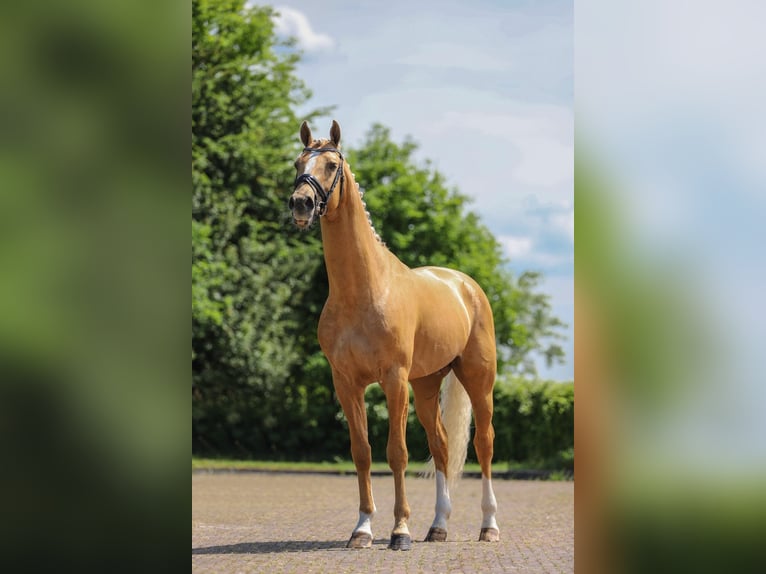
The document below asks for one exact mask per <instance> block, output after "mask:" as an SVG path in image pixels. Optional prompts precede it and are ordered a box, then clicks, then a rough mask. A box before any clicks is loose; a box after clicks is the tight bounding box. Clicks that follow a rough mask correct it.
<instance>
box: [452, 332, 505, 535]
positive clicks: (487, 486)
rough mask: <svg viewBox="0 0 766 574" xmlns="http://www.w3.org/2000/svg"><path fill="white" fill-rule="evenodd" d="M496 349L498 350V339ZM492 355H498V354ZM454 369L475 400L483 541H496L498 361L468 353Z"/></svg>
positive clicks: (473, 403) (475, 446)
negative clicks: (494, 418)
mask: <svg viewBox="0 0 766 574" xmlns="http://www.w3.org/2000/svg"><path fill="white" fill-rule="evenodd" d="M468 350H470V349H467V351H468ZM492 350H494V342H493V349H492ZM492 356H493V357H494V354H492ZM474 357H475V358H474ZM454 368H455V374H456V375H457V377H458V379H460V382H461V383H462V384H463V387H464V388H465V390H466V392H467V393H468V396H469V397H470V399H471V405H472V407H473V416H474V422H475V427H476V430H475V433H474V439H473V445H474V448H475V449H476V456H477V458H478V459H479V464H480V465H481V483H482V496H481V511H482V522H481V531H480V534H479V540H481V541H486V542H496V541H498V540H499V539H500V529H499V528H498V526H497V519H496V515H497V500H496V499H495V493H494V491H493V489H492V456H493V454H494V440H495V429H494V428H493V426H492V412H493V402H492V387H493V386H494V384H495V370H496V367H495V362H494V360H491V361H487V360H486V359H484V358H482V355H481V354H480V353H474V354H472V353H470V352H467V353H464V355H463V356H462V357H461V358H460V359H459V360H457V361H456V362H455V365H454Z"/></svg>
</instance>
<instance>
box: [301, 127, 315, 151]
mask: <svg viewBox="0 0 766 574" xmlns="http://www.w3.org/2000/svg"><path fill="white" fill-rule="evenodd" d="M301 141H302V142H303V147H309V146H310V145H311V142H313V141H314V138H312V137H311V128H310V127H309V125H308V123H306V122H305V121H304V122H303V123H302V124H301Z"/></svg>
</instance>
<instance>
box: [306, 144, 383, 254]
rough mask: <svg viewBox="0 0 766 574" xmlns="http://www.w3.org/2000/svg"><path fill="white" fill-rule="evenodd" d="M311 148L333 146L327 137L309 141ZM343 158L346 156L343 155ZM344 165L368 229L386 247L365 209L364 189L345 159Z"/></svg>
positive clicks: (367, 210)
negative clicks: (357, 196)
mask: <svg viewBox="0 0 766 574" xmlns="http://www.w3.org/2000/svg"><path fill="white" fill-rule="evenodd" d="M309 147H312V148H323V147H335V146H334V145H333V143H332V142H331V141H330V140H328V139H319V140H314V141H313V142H312V143H311V146H309ZM337 149H338V151H340V147H338V148H337ZM343 157H344V159H345V158H346V156H343ZM346 165H347V166H348V172H349V173H350V174H351V184H352V185H354V186H355V187H356V192H357V193H358V194H359V199H361V200H362V207H363V208H364V214H365V215H366V216H367V223H369V224H370V229H371V230H372V236H373V237H374V238H375V240H376V241H377V242H378V243H380V245H382V246H383V247H386V242H385V241H383V239H382V238H381V237H380V235H379V234H378V232H377V231H376V230H375V226H374V225H373V224H372V216H371V215H370V211H369V209H367V203H365V201H364V191H363V190H362V188H361V187H359V184H358V183H357V182H356V176H355V175H354V172H353V171H351V164H350V163H349V162H348V160H346Z"/></svg>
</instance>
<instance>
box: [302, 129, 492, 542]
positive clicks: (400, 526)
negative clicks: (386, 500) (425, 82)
mask: <svg viewBox="0 0 766 574" xmlns="http://www.w3.org/2000/svg"><path fill="white" fill-rule="evenodd" d="M300 135H301V141H302V142H303V146H304V149H303V152H301V154H300V156H299V157H298V159H297V160H296V162H295V168H296V170H297V174H298V175H297V178H296V180H295V190H294V192H293V194H292V196H291V197H290V202H289V206H290V210H291V211H292V215H293V220H294V222H295V224H296V225H297V226H298V227H299V228H301V229H307V228H309V227H310V226H311V224H312V223H313V222H314V221H315V220H316V219H317V218H319V220H320V226H321V229H322V243H323V247H324V258H325V263H326V265H327V275H328V278H329V283H330V286H329V287H330V289H329V295H328V297H327V302H326V303H325V306H324V309H323V311H322V315H321V317H320V319H319V332H318V334H319V344H320V346H321V347H322V351H323V352H324V353H325V355H327V359H328V360H329V362H330V366H331V368H332V377H333V385H334V386H335V392H336V394H337V396H338V400H339V401H340V404H341V406H342V407H343V412H344V414H345V415H346V418H347V419H348V427H349V433H350V435H351V455H352V457H353V459H354V465H355V466H356V470H357V476H358V480H359V522H358V523H357V525H356V527H355V528H354V530H353V532H352V534H351V539H350V540H349V542H348V545H347V546H348V547H350V548H364V547H369V546H371V545H372V539H373V537H372V528H371V519H372V516H373V515H374V514H375V503H374V501H373V498H372V488H371V485H370V462H371V454H370V444H369V442H368V440H367V412H366V410H365V403H364V390H365V388H366V387H367V386H368V385H370V384H371V383H373V382H376V381H377V382H379V383H380V385H381V387H382V388H383V391H384V393H385V396H386V404H387V407H388V413H389V433H388V445H387V449H386V454H387V457H388V463H389V465H390V467H391V470H392V471H393V475H394V492H395V497H396V502H395V504H394V528H393V530H392V532H391V541H390V544H389V548H392V549H394V550H409V548H410V546H411V538H410V532H409V529H408V527H407V520H408V519H409V516H410V507H409V505H408V504H407V496H406V494H405V488H404V471H405V468H406V466H407V444H406V442H405V430H406V425H407V407H408V403H409V386H408V381H409V382H410V383H411V384H412V390H413V393H414V395H415V409H416V411H417V415H418V418H419V420H420V422H421V424H422V425H423V427H424V428H425V431H426V434H427V435H428V446H429V449H430V451H431V455H432V458H433V461H434V466H435V469H436V473H435V474H436V515H435V517H434V521H433V524H432V526H431V528H430V530H429V531H428V535H427V536H426V541H443V540H446V538H447V519H448V518H449V515H450V510H451V504H450V496H449V485H450V484H452V481H453V480H454V479H456V478H457V477H458V475H459V473H460V471H461V470H462V466H463V463H464V461H465V457H466V449H467V443H468V439H469V435H470V428H469V425H470V422H471V406H473V413H474V419H475V424H476V432H475V435H474V445H475V447H476V454H477V456H478V458H479V463H480V464H481V473H482V500H481V510H482V514H483V519H482V523H481V532H480V535H479V540H485V541H496V540H498V539H499V536H500V533H499V529H498V527H497V522H496V520H495V513H496V511H497V503H496V502H495V495H494V493H493V491H492V467H491V463H492V451H493V440H494V436H495V432H494V429H493V428H492V387H493V385H494V383H495V371H496V355H495V352H496V351H495V327H494V322H493V319H492V310H491V309H490V306H489V301H488V300H487V296H486V295H485V294H484V292H483V291H482V290H481V288H480V287H479V286H478V284H477V283H476V282H475V281H474V280H473V279H471V278H470V277H468V276H467V275H464V274H462V273H460V272H458V271H453V270H451V269H443V268H440V267H421V268H418V269H410V268H409V267H407V266H406V265H404V264H403V263H402V262H401V261H399V259H397V258H396V256H394V255H393V254H392V253H391V252H390V251H389V250H388V249H387V248H386V247H385V245H384V244H383V243H382V242H381V241H380V238H379V237H378V235H377V234H376V233H375V231H374V229H373V228H372V225H371V223H370V220H369V215H368V214H367V211H366V209H365V205H364V202H363V200H362V196H361V193H360V192H359V186H358V185H357V184H356V182H355V180H354V174H353V173H351V169H350V168H349V165H348V163H347V162H345V161H344V157H343V154H342V153H341V151H340V126H339V125H338V123H337V122H335V121H333V123H332V128H331V129H330V139H329V140H325V139H321V140H314V139H313V138H312V137H311V130H310V129H309V127H308V125H307V124H306V122H303V125H301V130H300ZM452 372H454V375H456V376H457V379H458V380H459V381H460V383H462V388H461V385H460V384H457V382H456V379H455V376H454V375H452V374H451V373H452ZM448 374H450V376H449V377H447V383H446V384H445V389H444V390H443V391H442V394H443V397H442V401H443V403H444V404H443V408H444V410H445V420H444V423H443V422H442V415H441V413H440V408H439V390H440V387H441V384H442V379H444V377H445V376H447V375H448ZM463 389H465V391H464V390H463ZM469 401H470V402H469ZM450 413H451V414H450ZM448 439H449V440H448ZM448 443H449V444H448Z"/></svg>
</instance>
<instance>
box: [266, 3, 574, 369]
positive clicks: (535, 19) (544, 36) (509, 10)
mask: <svg viewBox="0 0 766 574" xmlns="http://www.w3.org/2000/svg"><path fill="white" fill-rule="evenodd" d="M274 8H275V9H276V10H277V11H278V13H279V16H278V17H277V18H276V20H275V21H276V31H277V34H278V35H280V36H282V37H287V36H293V37H295V38H296V39H297V42H298V48H299V49H300V50H301V51H302V52H303V58H302V61H301V63H300V64H299V66H298V70H297V71H298V75H299V77H301V78H302V79H303V80H304V82H305V83H306V85H307V86H308V87H309V88H310V89H311V90H312V92H313V97H312V98H311V100H310V101H309V102H308V104H307V106H306V110H308V109H314V108H317V107H321V106H327V105H330V106H334V108H335V109H334V111H333V113H332V114H331V115H332V118H334V119H337V120H338V122H339V123H340V125H341V129H342V133H343V140H342V141H343V142H345V143H346V144H351V145H356V144H359V143H361V142H362V140H363V137H364V134H365V133H366V132H367V130H368V129H369V128H370V126H372V124H374V123H376V122H379V123H382V124H383V125H385V126H387V127H389V128H390V129H391V133H392V137H393V138H394V140H395V141H402V140H403V139H404V138H405V137H407V136H409V137H411V138H412V139H414V141H415V142H416V143H417V144H418V145H419V151H418V155H417V158H418V160H421V161H422V160H425V159H429V160H431V161H432V163H433V166H434V168H435V169H438V170H439V171H440V172H441V173H443V174H444V175H445V176H446V178H447V182H448V184H449V185H451V186H455V187H457V188H458V189H459V190H460V192H461V193H463V194H465V195H467V196H469V197H471V198H472V200H473V203H472V205H471V209H472V210H473V211H475V212H476V213H478V214H479V215H480V216H481V218H482V220H483V222H484V223H485V224H486V225H487V227H488V228H489V229H490V231H492V233H493V234H494V235H495V237H496V238H497V239H498V241H499V242H500V244H501V245H502V246H503V249H504V250H505V253H506V255H507V256H508V257H509V259H510V267H511V269H512V271H513V272H514V273H515V274H516V275H518V274H520V273H521V272H523V271H541V272H542V273H543V275H544V281H543V282H542V284H541V285H540V287H539V289H540V291H542V292H544V293H547V294H549V295H550V302H551V305H552V312H553V314H554V316H556V317H558V318H560V319H561V320H562V321H564V322H565V323H567V325H568V327H567V328H566V329H565V330H564V331H563V334H565V335H566V337H567V340H566V341H565V342H563V344H562V345H563V347H564V349H565V352H566V355H567V357H566V362H565V363H564V364H563V365H554V366H553V367H552V368H547V367H546V365H545V364H544V361H542V360H539V361H537V364H538V370H539V374H540V376H541V377H543V378H546V379H552V380H573V378H574V367H573V364H574V358H573V355H574V352H573V351H574V342H573V323H574V305H573V288H574V280H573V273H574V253H573V246H574V194H573V183H574V174H573V171H574V118H573V98H574V95H573V30H572V29H573V9H572V8H573V6H572V1H571V0H570V1H564V2H558V1H541V2H524V1H500V0H498V1H494V2H492V1H486V0H479V1H476V2H450V1H446V2H444V1H438V2H437V1H434V0H424V1H419V2H402V1H399V0H395V1H393V2H359V1H335V0H326V1H324V2H308V1H301V0H295V1H287V2H283V3H281V4H277V5H275V6H274ZM320 121H322V120H320ZM325 123H326V124H327V125H314V126H312V127H313V131H314V134H315V135H316V136H318V137H319V136H321V137H326V135H327V133H328V132H329V127H330V119H329V118H328V119H326V122H325ZM296 137H297V128H296Z"/></svg>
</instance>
